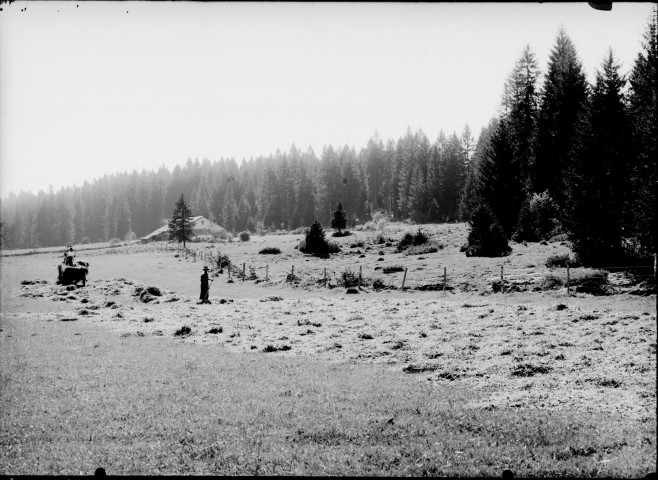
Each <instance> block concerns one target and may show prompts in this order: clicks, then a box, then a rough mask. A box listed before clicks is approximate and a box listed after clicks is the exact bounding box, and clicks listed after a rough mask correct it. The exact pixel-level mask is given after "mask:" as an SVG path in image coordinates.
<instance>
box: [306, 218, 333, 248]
mask: <svg viewBox="0 0 658 480" xmlns="http://www.w3.org/2000/svg"><path fill="white" fill-rule="evenodd" d="M305 240H306V242H305V247H304V250H305V252H306V253H312V254H316V255H324V254H326V253H327V250H328V249H327V239H326V238H325V234H324V230H323V229H322V225H320V223H319V222H318V221H317V220H316V221H315V222H313V225H311V228H310V229H309V231H308V233H306V239H305Z"/></svg>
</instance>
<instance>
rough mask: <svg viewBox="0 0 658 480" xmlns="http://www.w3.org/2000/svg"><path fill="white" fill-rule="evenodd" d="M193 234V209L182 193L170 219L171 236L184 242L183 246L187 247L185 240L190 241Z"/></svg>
mask: <svg viewBox="0 0 658 480" xmlns="http://www.w3.org/2000/svg"><path fill="white" fill-rule="evenodd" d="M193 234H194V226H193V223H192V210H190V208H189V207H188V206H187V204H186V203H185V199H184V198H183V194H182V193H181V196H180V199H179V200H178V201H177V202H176V207H175V208H174V213H173V214H172V216H171V220H169V238H170V239H171V240H176V241H177V242H178V243H180V242H183V247H184V248H186V246H185V242H186V241H189V240H190V239H191V238H192V235H193Z"/></svg>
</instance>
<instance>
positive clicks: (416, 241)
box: [398, 228, 429, 252]
mask: <svg viewBox="0 0 658 480" xmlns="http://www.w3.org/2000/svg"><path fill="white" fill-rule="evenodd" d="M428 241H429V237H428V236H427V235H425V234H424V233H423V232H422V231H421V230H420V228H419V229H418V231H417V232H416V233H415V234H414V235H412V234H411V233H406V234H405V235H404V237H402V240H400V242H399V243H398V252H401V251H403V250H406V249H407V248H409V247H412V246H414V247H417V246H419V245H425V244H426V243H427V242H428Z"/></svg>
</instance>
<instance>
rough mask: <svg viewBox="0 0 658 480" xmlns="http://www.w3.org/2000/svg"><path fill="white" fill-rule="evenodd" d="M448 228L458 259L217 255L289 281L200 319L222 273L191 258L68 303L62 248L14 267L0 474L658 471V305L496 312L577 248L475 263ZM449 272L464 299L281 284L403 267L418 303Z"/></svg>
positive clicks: (98, 268) (123, 278)
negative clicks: (260, 266) (142, 293)
mask: <svg viewBox="0 0 658 480" xmlns="http://www.w3.org/2000/svg"><path fill="white" fill-rule="evenodd" d="M435 228H436V231H437V232H439V233H440V232H441V231H443V232H444V233H445V235H443V237H442V238H443V240H444V241H445V243H446V247H445V248H444V249H442V250H440V251H438V252H436V253H430V254H423V255H421V256H413V257H409V256H405V255H404V254H403V253H395V252H394V251H393V250H394V249H393V248H387V247H385V246H383V247H381V249H382V250H383V251H384V255H381V253H380V248H377V250H376V251H372V250H373V249H372V248H370V250H366V248H367V247H368V241H369V238H368V237H367V236H366V235H365V234H363V233H360V234H359V235H360V238H361V240H364V246H356V247H355V248H350V247H349V245H347V247H346V248H345V250H346V251H345V252H344V253H343V254H341V255H340V256H337V257H335V258H333V259H332V260H327V261H320V262H318V261H317V260H315V259H311V258H308V257H304V256H303V255H301V254H300V253H299V252H297V251H296V250H294V248H293V246H294V245H295V244H296V242H297V241H298V239H299V236H297V237H294V236H285V235H284V236H276V237H270V236H266V237H256V238H254V241H253V242H252V243H249V242H246V243H233V244H224V245H219V246H217V245H216V246H214V248H215V249H218V248H219V249H221V250H222V252H223V253H228V254H229V256H230V257H231V258H232V259H235V260H234V261H235V262H236V263H237V262H240V261H244V263H248V262H253V263H256V262H257V261H261V262H264V261H265V260H261V257H259V256H258V253H257V252H258V251H259V250H260V249H261V248H263V246H267V245H274V246H276V247H278V248H280V249H281V251H282V254H281V255H278V256H275V257H271V258H269V259H268V260H267V262H269V265H270V266H271V270H270V273H272V272H274V274H275V275H272V276H273V277H274V278H272V279H271V280H270V281H269V282H256V281H245V282H241V281H237V282H233V283H227V278H226V276H225V275H222V276H219V277H216V280H215V283H214V284H213V286H212V287H211V300H212V301H213V305H208V306H205V305H204V306H197V305H195V301H196V299H195V297H196V296H197V295H198V281H199V275H200V270H201V268H200V267H201V266H202V265H203V263H201V262H192V261H190V260H188V261H186V260H183V259H181V258H180V257H178V258H176V257H174V256H173V254H172V253H162V252H144V251H142V252H139V251H136V250H133V251H131V250H130V249H128V248H126V249H124V252H125V254H119V255H118V254H117V253H113V254H111V255H108V254H103V252H102V251H97V252H94V253H93V255H92V254H91V252H90V253H89V258H88V260H90V261H91V263H92V266H91V272H90V283H89V284H88V286H87V287H85V288H82V289H75V290H67V289H65V288H62V287H58V286H56V285H54V278H53V277H54V271H55V264H56V263H57V262H58V261H59V255H58V254H57V253H56V252H50V253H47V254H42V255H31V256H20V257H15V258H7V257H5V258H3V260H2V304H1V305H0V307H1V313H2V314H1V316H0V329H1V331H0V375H1V376H0V459H2V460H1V461H0V474H14V475H15V474H65V475H76V474H80V473H82V474H89V473H93V471H94V470H95V469H96V468H97V467H99V466H102V467H103V468H105V469H106V471H107V472H108V473H109V474H158V473H161V474H177V473H195V474H273V475H274V474H276V475H278V474H296V475H297V474H299V475H302V474H303V475H348V474H349V475H371V474H376V475H438V476H458V475H459V476H461V475H467V476H482V475H486V476H499V475H500V474H501V473H502V471H503V470H504V469H508V468H509V469H511V470H513V471H514V472H515V473H516V475H517V476H557V475H570V476H614V477H640V476H644V475H646V474H647V473H648V472H652V471H655V469H656V463H655V454H656V393H655V382H656V336H657V332H656V317H655V312H654V310H653V309H654V305H655V296H649V297H638V296H636V295H627V294H624V295H615V296H611V297H593V296H591V295H586V294H578V295H576V296H569V297H567V296H566V294H565V292H562V291H561V290H557V291H538V292H524V293H511V294H492V293H491V290H490V288H489V289H487V288H486V286H487V285H488V283H489V282H490V280H489V278H490V276H492V275H495V273H496V271H497V270H498V269H499V266H500V264H501V262H505V261H509V262H510V263H507V264H506V265H508V267H510V268H527V270H528V273H529V276H541V275H543V273H544V272H543V267H542V265H543V263H544V261H545V259H546V257H547V256H548V255H551V254H553V253H554V252H555V251H559V252H560V253H563V252H562V251H563V250H565V251H568V248H567V247H565V246H564V245H557V246H556V248H553V247H554V246H552V245H549V246H540V245H529V246H527V247H526V246H517V247H515V251H514V252H513V254H512V256H511V257H508V258H507V259H468V260H467V261H466V260H464V261H462V263H460V258H462V259H463V258H464V257H463V254H460V253H459V252H458V248H459V243H460V241H459V239H460V235H462V236H463V234H464V232H463V231H462V230H463V228H462V230H459V229H460V228H461V227H459V226H458V227H455V226H437V227H435ZM442 229H443V230H442ZM448 229H450V232H448ZM460 232H461V233H460ZM395 233H396V232H392V233H390V234H391V236H394V234H395ZM397 233H401V232H397ZM371 235H374V233H373V234H371ZM453 237H454V238H453ZM341 241H342V242H350V240H349V238H347V239H345V238H344V239H341ZM352 241H354V239H352ZM357 249H361V251H362V253H355V251H356V250H357ZM350 252H353V253H350ZM517 254H518V255H517ZM361 255H364V256H363V257H361ZM382 257H383V258H384V259H385V260H384V261H379V262H378V260H377V259H378V258H382ZM451 261H452V262H454V265H455V267H454V272H455V273H454V276H455V277H458V276H459V284H460V285H462V288H459V289H455V290H454V292H456V293H453V292H422V291H401V290H393V291H383V292H376V291H374V290H372V289H370V288H363V289H361V290H360V294H359V295H345V289H344V288H334V289H326V288H323V287H321V286H318V285H317V282H316V281H307V282H305V281H303V280H302V281H301V282H299V283H298V284H296V285H290V284H288V283H286V282H285V275H283V278H282V275H281V274H280V273H277V272H287V271H289V270H290V268H291V266H292V265H297V267H296V269H295V272H296V274H300V275H306V277H314V276H315V278H318V276H319V275H321V273H320V272H322V271H323V268H331V269H333V270H334V271H336V272H340V271H342V270H344V269H345V268H351V269H352V270H354V269H355V268H357V267H358V265H359V262H362V265H363V269H364V271H367V269H369V270H368V271H369V272H373V274H374V272H377V274H379V273H381V272H379V271H376V270H375V265H381V264H385V265H387V264H390V265H394V264H399V263H403V262H405V263H406V265H407V266H408V268H409V272H410V273H411V272H413V276H412V279H413V282H416V285H417V284H419V283H432V282H436V278H438V277H439V275H440V273H442V272H441V271H440V270H439V271H437V270H438V269H437V268H435V267H433V265H446V264H449V263H450V262H451ZM322 262H328V263H325V264H323V263H322ZM323 265H328V266H329V267H325V266H323ZM441 270H442V269H441ZM300 271H301V272H300ZM410 277H411V275H410ZM387 278H388V277H387ZM24 279H43V280H45V281H46V282H48V283H35V284H29V285H21V281H22V280H24ZM396 281H397V280H396ZM456 283H457V282H455V284H456ZM466 283H468V286H464V285H465V284H466ZM149 285H151V286H157V287H159V288H160V289H161V290H162V293H163V295H162V296H161V297H157V298H156V300H155V301H153V302H149V303H144V302H142V301H140V300H139V296H135V295H134V291H135V289H136V288H137V287H140V286H149ZM412 285H414V283H412ZM220 300H224V302H223V303H222V302H220ZM183 327H187V328H189V330H185V329H184V328H183Z"/></svg>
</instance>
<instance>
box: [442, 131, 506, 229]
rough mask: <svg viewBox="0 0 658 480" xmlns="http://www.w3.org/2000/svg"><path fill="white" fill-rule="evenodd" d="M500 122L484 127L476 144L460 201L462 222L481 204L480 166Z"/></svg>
mask: <svg viewBox="0 0 658 480" xmlns="http://www.w3.org/2000/svg"><path fill="white" fill-rule="evenodd" d="M498 122H499V120H498V118H493V119H492V120H491V121H490V122H489V125H487V126H486V127H482V130H481V131H480V136H479V137H478V141H477V143H476V144H475V150H474V152H473V156H472V157H471V160H470V162H469V164H468V169H467V171H466V179H465V180H464V188H463V190H462V192H461V197H460V200H459V218H461V219H462V220H463V219H469V218H471V216H472V215H473V211H474V210H475V208H476V207H477V206H478V205H479V204H480V202H481V201H480V199H479V198H478V184H479V180H478V178H479V171H480V165H481V164H482V162H483V161H484V155H485V153H486V150H487V148H488V147H489V141H490V139H491V135H492V134H493V132H494V131H496V129H497V128H498ZM434 221H438V220H434Z"/></svg>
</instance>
